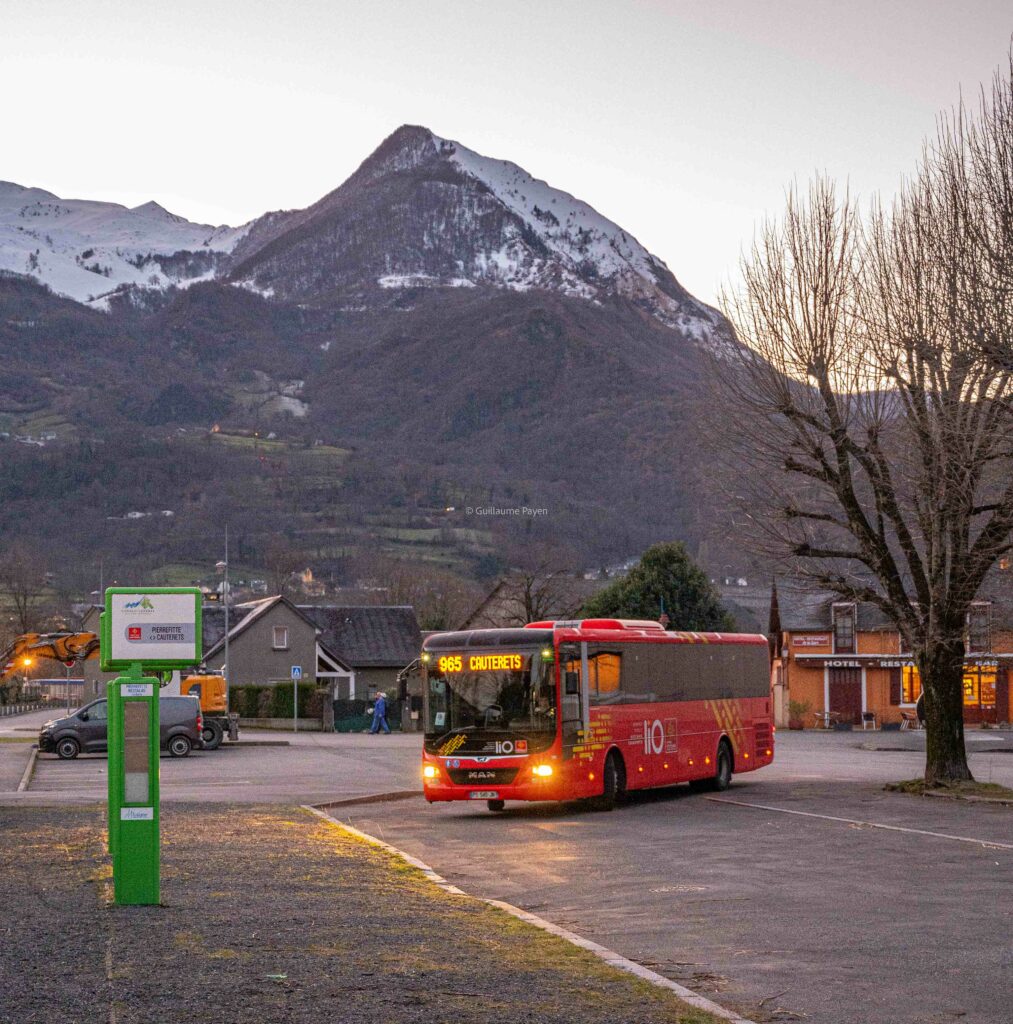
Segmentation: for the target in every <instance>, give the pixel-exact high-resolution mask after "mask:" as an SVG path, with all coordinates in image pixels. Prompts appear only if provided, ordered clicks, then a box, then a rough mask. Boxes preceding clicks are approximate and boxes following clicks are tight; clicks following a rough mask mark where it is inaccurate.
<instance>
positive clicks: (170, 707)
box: [39, 697, 204, 758]
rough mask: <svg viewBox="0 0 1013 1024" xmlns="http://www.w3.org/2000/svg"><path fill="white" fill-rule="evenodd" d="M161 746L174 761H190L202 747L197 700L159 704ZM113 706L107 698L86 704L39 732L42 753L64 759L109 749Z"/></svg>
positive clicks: (179, 699)
mask: <svg viewBox="0 0 1013 1024" xmlns="http://www.w3.org/2000/svg"><path fill="white" fill-rule="evenodd" d="M158 720H159V730H158V731H159V744H160V746H161V748H162V750H167V751H168V752H169V753H170V754H171V755H172V756H173V757H186V755H187V754H189V753H190V751H191V750H192V749H193V748H194V747H196V748H197V749H198V750H200V749H201V747H202V745H203V744H202V742H201V731H202V730H203V728H204V723H203V721H202V720H201V710H200V702H199V701H198V700H197V698H196V697H162V698H161V699H160V700H159V702H158ZM108 721H109V705H108V704H107V702H106V699H105V698H104V697H102V698H100V699H99V700H93V701H92V702H91V703H90V704H85V706H84V707H83V708H78V710H77V711H75V712H74V714H72V715H68V716H67V717H66V718H57V719H54V720H53V721H51V722H46V724H45V725H44V726H43V727H42V728H41V729H40V730H39V750H40V752H42V753H49V754H52V753H55V754H59V755H60V757H63V758H72V757H77V755H78V754H80V753H85V754H95V753H101V752H103V751H105V750H106V749H107V743H106V728H107V726H108Z"/></svg>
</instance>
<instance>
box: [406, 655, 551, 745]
mask: <svg viewBox="0 0 1013 1024" xmlns="http://www.w3.org/2000/svg"><path fill="white" fill-rule="evenodd" d="M426 676H427V679H426V691H427V692H426V696H427V700H426V733H427V735H428V736H436V737H442V736H445V735H446V734H448V733H483V734H490V733H495V734H498V735H501V736H502V735H510V736H528V735H529V734H531V733H542V734H545V733H548V734H554V733H555V731H556V687H555V680H554V673H553V662H552V661H544V660H543V659H542V655H541V652H540V651H519V652H518V651H512V652H504V651H503V650H502V649H501V650H498V651H484V652H483V651H467V652H462V653H460V654H458V653H456V652H454V653H446V654H444V653H442V652H441V653H439V654H436V652H434V653H433V655H432V658H431V660H430V662H429V663H428V665H427V666H426Z"/></svg>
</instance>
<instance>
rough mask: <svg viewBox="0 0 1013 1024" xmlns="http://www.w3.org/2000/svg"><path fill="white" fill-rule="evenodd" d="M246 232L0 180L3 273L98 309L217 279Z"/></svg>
mask: <svg viewBox="0 0 1013 1024" xmlns="http://www.w3.org/2000/svg"><path fill="white" fill-rule="evenodd" d="M248 229H249V225H246V226H244V227H239V228H229V227H212V226H211V225H208V224H193V223H191V222H190V221H188V220H185V219H184V218H183V217H177V216H175V215H174V214H171V213H169V212H168V210H165V209H163V208H162V207H161V206H159V205H158V204H157V203H145V204H144V205H143V206H137V207H135V208H134V209H128V208H127V207H125V206H120V205H119V204H118V203H101V202H93V201H90V200H82V199H61V198H59V197H58V196H55V195H53V193H52V192H46V191H44V190H43V189H40V188H24V187H23V186H21V185H15V184H13V183H12V182H8V181H0V270H6V271H9V272H12V273H15V274H25V275H27V276H30V277H34V278H36V279H37V280H38V281H41V282H42V283H43V284H46V285H48V286H49V287H50V288H51V289H52V290H53V291H54V292H56V293H57V294H58V295H65V296H67V297H69V298H72V299H76V300H77V301H78V302H83V303H87V304H89V305H93V306H97V307H98V308H103V307H104V306H105V304H106V301H107V298H108V296H109V294H110V293H111V292H113V291H115V290H116V289H117V288H121V287H123V286H134V287H138V288H158V289H162V288H166V287H168V286H169V285H179V284H186V283H191V282H193V281H194V280H200V279H207V278H209V277H213V276H214V274H215V272H216V268H217V266H218V264H219V262H220V257H221V255H222V254H224V253H228V252H230V251H231V250H232V249H233V248H234V247H235V245H236V242H238V241H239V239H240V238H242V237H243V235H244V234H246V232H247V230H248Z"/></svg>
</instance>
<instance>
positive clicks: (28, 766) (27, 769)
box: [18, 747, 39, 793]
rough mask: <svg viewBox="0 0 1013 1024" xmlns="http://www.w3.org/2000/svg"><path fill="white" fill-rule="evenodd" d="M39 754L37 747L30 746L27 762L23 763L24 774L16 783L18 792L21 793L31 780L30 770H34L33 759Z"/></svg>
mask: <svg viewBox="0 0 1013 1024" xmlns="http://www.w3.org/2000/svg"><path fill="white" fill-rule="evenodd" d="M38 756H39V748H38V747H32V752H31V754H30V755H29V757H28V764H26V765H25V774H24V775H22V776H21V781H20V782H19V783H18V792H19V793H23V792H24V791H25V790H26V789H28V784H29V783H30V782H31V781H32V772H34V771H35V759H36V758H37V757H38Z"/></svg>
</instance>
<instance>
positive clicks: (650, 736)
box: [644, 718, 665, 754]
mask: <svg viewBox="0 0 1013 1024" xmlns="http://www.w3.org/2000/svg"><path fill="white" fill-rule="evenodd" d="M664 749H665V727H664V726H663V725H662V724H661V722H660V721H659V720H658V719H657V718H656V719H655V720H654V721H653V722H648V721H647V719H646V718H645V719H644V753H645V754H660V753H661V752H662V751H663V750H664Z"/></svg>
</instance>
